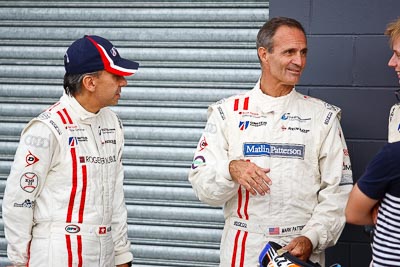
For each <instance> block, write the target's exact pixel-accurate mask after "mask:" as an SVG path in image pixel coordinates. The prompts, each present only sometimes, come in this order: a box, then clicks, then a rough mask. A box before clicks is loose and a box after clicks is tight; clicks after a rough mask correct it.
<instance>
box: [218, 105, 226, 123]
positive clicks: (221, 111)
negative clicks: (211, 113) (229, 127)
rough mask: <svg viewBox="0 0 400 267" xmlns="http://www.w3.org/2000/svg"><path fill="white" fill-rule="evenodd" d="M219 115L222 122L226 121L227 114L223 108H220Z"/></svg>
mask: <svg viewBox="0 0 400 267" xmlns="http://www.w3.org/2000/svg"><path fill="white" fill-rule="evenodd" d="M218 111H219V115H220V116H221V119H222V120H225V113H224V111H223V110H222V108H221V107H218Z"/></svg>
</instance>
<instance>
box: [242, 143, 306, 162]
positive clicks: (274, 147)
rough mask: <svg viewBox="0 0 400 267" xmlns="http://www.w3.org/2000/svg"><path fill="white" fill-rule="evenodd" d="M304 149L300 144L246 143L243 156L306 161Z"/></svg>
mask: <svg viewBox="0 0 400 267" xmlns="http://www.w3.org/2000/svg"><path fill="white" fill-rule="evenodd" d="M304 147H305V146H304V145H300V144H269V143H244V144H243V155H244V156H249V157H259V156H267V157H275V158H294V159H304Z"/></svg>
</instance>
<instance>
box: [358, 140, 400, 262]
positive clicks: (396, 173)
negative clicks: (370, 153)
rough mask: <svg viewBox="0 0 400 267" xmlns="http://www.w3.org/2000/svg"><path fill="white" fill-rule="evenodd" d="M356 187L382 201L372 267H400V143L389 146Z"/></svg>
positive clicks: (374, 242)
mask: <svg viewBox="0 0 400 267" xmlns="http://www.w3.org/2000/svg"><path fill="white" fill-rule="evenodd" d="M357 184H358V187H359V188H360V190H361V191H362V192H363V193H364V194H366V195H367V196H368V197H370V198H372V199H378V200H380V201H381V205H380V207H379V211H378V221H377V225H376V227H375V231H374V239H373V244H372V254H373V256H372V260H373V267H391V266H400V249H399V247H400V142H396V143H388V144H386V145H385V146H384V147H383V148H382V150H381V151H380V152H379V153H378V154H377V155H376V156H375V158H374V159H373V160H372V161H371V162H370V164H369V165H368V167H367V169H366V171H365V173H364V174H363V176H362V177H361V178H360V179H359V180H358V181H357Z"/></svg>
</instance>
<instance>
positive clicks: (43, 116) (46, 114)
mask: <svg viewBox="0 0 400 267" xmlns="http://www.w3.org/2000/svg"><path fill="white" fill-rule="evenodd" d="M50 116H51V113H50V112H43V113H42V114H40V115H39V116H38V119H39V120H42V121H43V120H47V119H49V118H50Z"/></svg>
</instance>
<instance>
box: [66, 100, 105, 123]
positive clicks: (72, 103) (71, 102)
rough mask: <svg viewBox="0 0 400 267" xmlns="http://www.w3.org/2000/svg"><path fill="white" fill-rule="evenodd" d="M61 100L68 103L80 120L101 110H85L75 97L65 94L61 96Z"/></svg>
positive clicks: (94, 115)
mask: <svg viewBox="0 0 400 267" xmlns="http://www.w3.org/2000/svg"><path fill="white" fill-rule="evenodd" d="M61 101H62V102H64V103H66V104H67V105H69V106H70V107H71V108H72V110H73V111H74V112H75V113H76V114H77V115H78V117H79V118H80V119H81V120H82V121H84V120H87V119H90V118H94V117H97V116H98V115H99V114H100V112H101V109H100V110H99V112H97V113H92V112H89V111H87V110H86V109H85V108H84V107H82V106H81V104H79V102H78V101H77V100H76V99H75V97H73V96H69V95H66V94H64V95H63V96H62V97H61Z"/></svg>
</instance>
